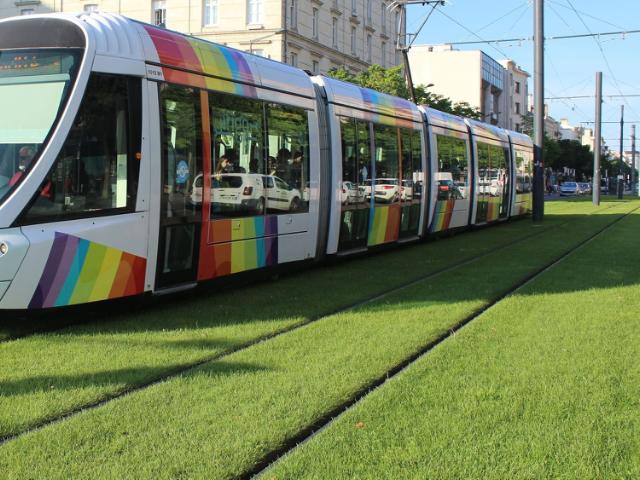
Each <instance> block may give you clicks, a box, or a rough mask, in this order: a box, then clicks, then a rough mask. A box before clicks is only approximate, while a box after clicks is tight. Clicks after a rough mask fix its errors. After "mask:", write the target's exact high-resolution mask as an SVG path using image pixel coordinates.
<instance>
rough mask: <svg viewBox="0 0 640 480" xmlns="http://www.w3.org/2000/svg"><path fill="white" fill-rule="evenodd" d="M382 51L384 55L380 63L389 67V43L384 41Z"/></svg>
mask: <svg viewBox="0 0 640 480" xmlns="http://www.w3.org/2000/svg"><path fill="white" fill-rule="evenodd" d="M380 53H381V55H382V59H381V60H380V65H381V66H382V67H384V68H386V67H387V43H386V42H382V48H381V51H380Z"/></svg>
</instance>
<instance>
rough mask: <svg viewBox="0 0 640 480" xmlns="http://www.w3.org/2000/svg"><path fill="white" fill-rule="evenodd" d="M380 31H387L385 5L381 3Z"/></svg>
mask: <svg viewBox="0 0 640 480" xmlns="http://www.w3.org/2000/svg"><path fill="white" fill-rule="evenodd" d="M382 33H387V6H386V5H385V4H384V3H383V4H382Z"/></svg>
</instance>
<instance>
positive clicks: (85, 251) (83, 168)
mask: <svg viewBox="0 0 640 480" xmlns="http://www.w3.org/2000/svg"><path fill="white" fill-rule="evenodd" d="M0 104H2V106H3V108H2V114H0V310H35V309H50V308H55V307H63V306H68V305H78V304H85V303H89V302H98V301H103V300H109V299H115V298H121V297H127V296H132V295H140V294H144V293H153V294H160V293H165V292H174V291H178V290H182V289H186V288H190V287H193V286H195V285H197V284H198V283H199V282H204V281H208V280H212V279H219V278H224V277H228V276H232V275H238V274H242V273H246V272H254V271H257V270H258V269H270V268H277V267H279V266H282V265H285V264H294V263H296V262H305V261H307V262H313V261H320V260H322V259H324V258H325V257H327V256H342V255H345V256H346V255H350V254H354V253H358V252H359V253H362V252H367V251H375V250H377V249H379V248H380V246H383V245H393V244H402V243H409V242H415V241H419V240H420V239H423V238H426V237H428V236H430V235H434V234H438V233H439V232H445V231H449V230H453V229H464V228H469V227H472V226H474V225H485V224H491V223H497V222H501V221H505V220H507V219H508V218H510V217H514V216H521V215H526V214H527V213H529V212H530V210H531V177H532V158H533V147H532V142H531V140H530V139H529V138H528V137H527V136H524V135H522V134H518V133H515V132H510V131H505V130H502V129H499V128H496V127H494V126H491V125H487V124H484V123H480V122H477V121H473V120H468V119H463V118H460V117H456V116H453V115H449V114H445V113H442V112H439V111H436V110H433V109H430V108H425V107H422V106H417V105H414V104H413V103H411V102H409V101H407V100H403V99H400V98H395V97H392V96H389V95H385V94H382V93H379V92H375V91H373V90H369V89H364V88H360V87H357V86H355V85H352V84H348V83H344V82H341V81H338V80H335V79H331V78H328V77H324V76H312V75H309V74H307V73H305V72H304V71H302V70H300V69H297V68H294V67H291V66H288V65H284V64H281V63H278V62H274V61H271V60H268V59H265V58H262V57H258V56H254V55H251V54H247V53H244V52H240V51H237V50H233V49H230V48H227V47H224V46H220V45H216V44H213V43H210V42H207V41H204V40H201V39H197V38H193V37H189V36H186V35H182V34H179V33H175V32H171V31H168V30H165V29H161V28H157V27H155V26H152V25H148V24H144V23H140V22H137V21H134V20H131V19H128V18H125V17H121V16H116V15H110V14H103V13H90V14H79V15H70V14H47V15H32V16H27V17H19V18H12V19H6V20H2V21H0ZM249 274H250V273H249Z"/></svg>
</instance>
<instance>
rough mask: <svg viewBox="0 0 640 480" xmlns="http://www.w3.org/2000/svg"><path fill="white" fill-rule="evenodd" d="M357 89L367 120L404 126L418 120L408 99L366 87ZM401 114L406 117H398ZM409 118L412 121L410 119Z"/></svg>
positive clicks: (408, 126) (413, 106) (410, 126)
mask: <svg viewBox="0 0 640 480" xmlns="http://www.w3.org/2000/svg"><path fill="white" fill-rule="evenodd" d="M359 90H360V95H361V96H362V101H363V103H364V104H365V109H366V110H368V115H367V116H368V117H369V118H367V120H369V121H372V122H374V123H380V124H383V125H389V126H392V127H406V128H412V127H413V122H414V121H415V122H419V121H420V117H419V116H418V114H417V113H416V107H415V105H414V104H413V103H411V102H409V101H408V100H404V99H402V98H397V97H392V96H391V95H385V94H383V93H380V92H376V91H375V90H370V89H368V88H360V89H359ZM373 112H377V113H373ZM401 116H402V117H406V118H399V117H401ZM411 118H413V121H412V120H410V119H411Z"/></svg>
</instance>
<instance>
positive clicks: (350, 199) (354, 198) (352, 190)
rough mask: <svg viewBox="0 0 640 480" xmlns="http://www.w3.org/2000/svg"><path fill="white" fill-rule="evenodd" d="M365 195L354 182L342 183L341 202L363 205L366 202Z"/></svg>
mask: <svg viewBox="0 0 640 480" xmlns="http://www.w3.org/2000/svg"><path fill="white" fill-rule="evenodd" d="M364 197H365V195H364V193H363V192H362V191H360V189H359V188H358V187H357V185H356V184H355V183H353V182H342V189H341V190H340V202H341V203H343V204H345V205H348V204H355V203H362V202H364V201H365V198H364Z"/></svg>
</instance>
